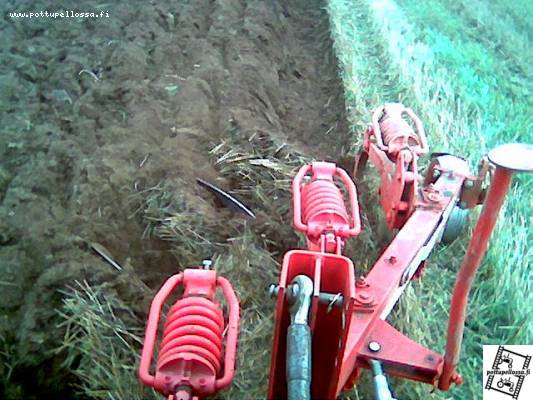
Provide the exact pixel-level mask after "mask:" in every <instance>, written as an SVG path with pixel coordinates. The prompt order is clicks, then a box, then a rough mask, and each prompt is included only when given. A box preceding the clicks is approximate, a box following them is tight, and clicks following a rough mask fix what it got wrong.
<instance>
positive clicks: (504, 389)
mask: <svg viewBox="0 0 533 400" xmlns="http://www.w3.org/2000/svg"><path fill="white" fill-rule="evenodd" d="M483 347H492V348H494V347H496V346H483ZM497 347H498V350H497V351H496V354H495V355H494V350H493V352H492V354H493V355H492V357H494V358H492V357H491V359H490V360H487V357H485V355H486V354H485V349H483V364H484V369H485V373H486V375H487V380H486V384H485V390H484V392H483V399H484V400H485V399H486V400H492V399H494V400H497V399H498V400H500V399H501V400H506V399H508V398H509V397H511V398H512V399H515V400H516V399H519V398H520V397H519V396H520V392H522V391H523V392H524V393H526V392H528V389H525V390H523V389H524V387H523V386H524V381H525V380H526V379H527V378H528V375H529V374H530V369H529V363H530V362H531V356H530V355H529V354H532V352H531V349H532V348H533V346H507V347H504V346H497ZM522 348H524V349H526V350H529V351H527V352H519V351H520V350H521V349H522ZM517 349H520V350H517ZM528 353H529V354H528ZM486 362H488V364H487V363H486ZM491 364H492V365H491ZM526 383H528V384H530V382H526ZM529 393H531V392H529Z"/></svg>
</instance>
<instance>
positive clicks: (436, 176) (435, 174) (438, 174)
mask: <svg viewBox="0 0 533 400" xmlns="http://www.w3.org/2000/svg"><path fill="white" fill-rule="evenodd" d="M439 176H440V171H439V170H438V169H434V170H433V178H438V177H439Z"/></svg>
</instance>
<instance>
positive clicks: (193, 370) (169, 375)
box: [139, 269, 239, 400]
mask: <svg viewBox="0 0 533 400" xmlns="http://www.w3.org/2000/svg"><path fill="white" fill-rule="evenodd" d="M180 284H183V285H184V287H185V289H184V293H183V297H182V298H181V299H179V300H178V301H177V302H176V303H175V304H174V305H173V306H172V307H171V308H170V310H169V312H168V314H167V319H166V322H165V325H164V329H163V335H162V340H161V343H160V345H159V354H158V360H157V365H156V369H155V375H151V374H150V371H149V370H150V366H151V363H152V358H153V352H154V347H155V342H156V339H157V328H158V324H159V318H160V314H161V308H162V307H163V304H164V302H165V301H166V299H167V298H168V296H169V295H170V293H171V292H172V291H173V290H174V289H175V288H176V286H178V285H180ZM217 287H220V288H222V291H223V293H224V296H225V298H226V301H227V302H228V305H229V308H230V311H229V318H228V319H229V322H228V325H227V327H226V328H225V327H224V316H223V314H222V310H221V308H220V305H219V304H218V303H217V302H216V300H215V293H216V288H217ZM238 324H239V304H238V300H237V297H236V295H235V292H234V291H233V288H232V287H231V284H230V283H229V282H228V281H227V280H226V279H224V278H222V277H217V276H216V272H215V271H210V270H202V269H187V270H185V272H184V273H183V274H178V275H174V276H172V277H171V278H169V279H168V280H167V281H166V282H165V284H164V285H163V287H162V288H161V289H160V290H159V292H158V293H157V295H156V296H155V298H154V300H153V302H152V306H151V308H150V315H149V318H148V325H147V327H146V336H145V340H144V346H143V350H142V356H141V363H140V367H139V378H140V379H141V381H142V382H143V383H144V384H145V385H148V386H151V387H153V388H154V389H156V390H157V391H159V392H160V393H162V394H164V395H165V396H170V397H169V399H174V400H182V399H190V398H191V396H200V397H205V396H209V395H212V394H214V393H216V392H217V391H218V390H221V389H223V388H225V387H226V386H228V385H229V384H230V383H231V380H232V379H233V376H234V372H235V353H236V347H237V333H238ZM225 329H227V337H226V345H225V347H224V346H223V332H224V330H225Z"/></svg>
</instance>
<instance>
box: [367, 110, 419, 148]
mask: <svg viewBox="0 0 533 400" xmlns="http://www.w3.org/2000/svg"><path fill="white" fill-rule="evenodd" d="M404 113H405V114H407V115H408V116H409V117H410V118H411V120H412V121H413V123H414V125H415V127H416V130H417V132H416V133H415V131H414V130H413V128H412V127H411V125H409V124H408V123H407V121H406V120H405V119H404V118H403V114H404ZM372 128H373V130H374V135H375V138H376V144H377V145H378V148H379V149H380V150H383V151H385V152H387V153H388V154H389V156H391V157H392V158H393V159H395V157H396V155H397V154H398V153H399V152H400V151H401V150H403V149H410V150H412V151H414V152H415V154H416V155H420V154H425V153H427V152H428V145H427V139H426V134H425V132H424V126H423V125H422V122H421V121H420V119H419V118H418V117H417V115H416V114H415V113H414V112H413V110H411V109H410V108H406V107H405V106H404V105H403V104H400V103H387V104H385V105H383V106H381V107H379V108H378V109H377V110H376V111H375V112H374V114H373V115H372Z"/></svg>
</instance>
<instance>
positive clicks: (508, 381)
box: [496, 378, 514, 393]
mask: <svg viewBox="0 0 533 400" xmlns="http://www.w3.org/2000/svg"><path fill="white" fill-rule="evenodd" d="M496 386H498V387H499V388H500V389H502V388H503V387H505V386H506V387H508V388H509V389H507V390H509V393H513V390H514V383H513V382H512V381H511V378H507V379H504V378H500V380H499V381H498V383H497V384H496Z"/></svg>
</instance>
